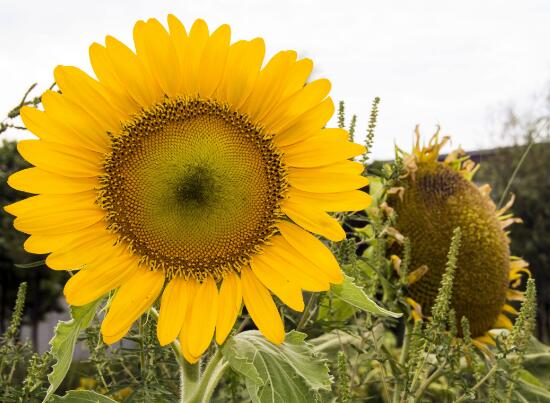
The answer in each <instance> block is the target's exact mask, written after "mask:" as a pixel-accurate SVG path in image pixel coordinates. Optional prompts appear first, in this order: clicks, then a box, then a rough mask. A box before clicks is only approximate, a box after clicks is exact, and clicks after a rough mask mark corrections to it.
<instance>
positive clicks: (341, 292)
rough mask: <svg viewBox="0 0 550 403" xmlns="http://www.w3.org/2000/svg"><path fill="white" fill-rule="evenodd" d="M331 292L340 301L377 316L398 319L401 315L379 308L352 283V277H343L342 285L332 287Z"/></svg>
mask: <svg viewBox="0 0 550 403" xmlns="http://www.w3.org/2000/svg"><path fill="white" fill-rule="evenodd" d="M331 291H332V293H333V294H334V295H335V296H336V297H338V298H340V299H341V300H342V301H345V302H347V303H348V304H350V305H352V306H354V307H356V308H359V309H361V310H363V311H366V312H370V313H372V314H375V315H379V316H391V317H392V318H399V317H401V316H402V315H403V314H401V313H396V312H392V311H388V310H387V309H384V308H382V307H381V306H379V305H378V304H377V303H376V302H374V301H373V300H372V299H370V298H369V296H368V295H367V294H365V291H363V289H362V288H361V287H359V286H358V285H357V284H355V283H354V281H353V278H352V277H349V276H346V275H344V281H343V283H342V284H334V285H332V287H331Z"/></svg>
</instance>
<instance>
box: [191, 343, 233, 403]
mask: <svg viewBox="0 0 550 403" xmlns="http://www.w3.org/2000/svg"><path fill="white" fill-rule="evenodd" d="M228 367H229V363H228V362H227V361H225V360H224V359H223V355H222V353H221V350H220V349H218V350H217V351H216V353H215V354H214V355H213V356H212V358H211V359H210V361H209V362H208V365H207V366H206V368H205V370H204V372H203V375H202V376H201V380H200V382H199V384H198V386H197V388H196V389H195V392H194V393H193V395H192V396H191V397H190V398H189V400H187V401H186V402H188V403H208V402H209V401H210V399H211V398H212V395H213V393H214V391H215V390H216V386H218V383H219V382H220V379H221V377H222V375H223V374H224V372H225V370H226V369H227V368H228Z"/></svg>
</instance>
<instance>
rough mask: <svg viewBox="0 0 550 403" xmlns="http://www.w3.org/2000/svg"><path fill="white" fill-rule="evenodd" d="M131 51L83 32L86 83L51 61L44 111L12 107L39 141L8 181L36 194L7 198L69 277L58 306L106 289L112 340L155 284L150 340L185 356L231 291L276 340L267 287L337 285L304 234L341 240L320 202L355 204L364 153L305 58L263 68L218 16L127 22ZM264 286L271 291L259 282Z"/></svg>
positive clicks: (324, 254) (225, 319)
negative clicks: (177, 346) (333, 124)
mask: <svg viewBox="0 0 550 403" xmlns="http://www.w3.org/2000/svg"><path fill="white" fill-rule="evenodd" d="M134 43H135V48H136V51H135V52H134V51H133V50H132V49H130V48H128V47H127V46H125V45H124V44H123V43H121V42H119V41H118V40H116V39H115V38H113V37H110V36H108V37H107V38H106V44H105V46H103V45H99V44H97V43H94V44H93V45H92V46H91V47H90V59H91V64H92V68H93V70H94V73H95V75H96V77H97V79H94V78H92V77H90V76H88V75H87V74H86V73H84V72H83V71H81V70H79V69H77V68H75V67H67V66H59V67H57V68H56V69H55V73H54V74H55V81H56V83H57V85H58V86H59V89H60V92H55V91H47V92H46V93H44V95H43V96H42V104H43V106H44V111H41V110H38V109H34V108H24V109H23V110H22V111H21V115H22V118H23V121H24V123H25V125H26V127H27V128H28V129H29V130H30V131H32V132H33V133H34V134H36V135H37V136H38V137H39V138H40V139H39V140H27V141H21V142H20V143H19V146H18V149H19V152H20V153H21V155H22V156H23V157H24V158H25V159H26V160H27V161H29V162H30V163H32V164H33V165H35V167H33V168H29V169H26V170H23V171H20V172H18V173H16V174H14V175H12V176H11V177H10V178H9V184H10V185H11V186H12V187H14V188H15V189H19V190H23V191H26V192H30V193H35V194H38V195H37V196H33V197H30V198H28V199H25V200H23V201H21V202H18V203H15V204H12V205H10V206H8V207H7V208H6V210H7V211H8V212H10V213H11V214H13V215H15V216H17V218H16V219H15V222H14V226H15V227H16V228H17V229H18V230H20V231H22V232H25V233H28V234H30V237H29V238H28V239H27V241H26V242H25V249H26V250H27V251H29V252H32V253H39V254H45V253H48V254H49V255H48V257H47V259H46V263H47V265H48V266H49V267H50V268H52V269H54V270H79V271H78V273H76V274H75V275H74V276H73V277H71V279H70V280H69V281H68V282H67V284H66V285H65V290H64V293H65V296H66V298H67V301H68V303H69V304H72V305H84V304H87V303H89V302H91V301H94V300H96V299H97V298H99V297H101V296H102V295H104V294H106V293H108V292H109V291H112V290H115V293H114V296H113V298H112V300H111V302H110V305H109V309H108V312H107V314H106V316H105V318H104V320H103V323H102V326H101V332H102V334H103V338H104V340H105V342H106V343H109V344H110V343H114V342H116V341H117V340H120V339H121V338H122V337H123V336H124V335H125V334H126V333H127V332H128V330H129V328H130V327H131V326H132V323H133V322H134V321H135V320H136V319H137V318H138V317H139V316H140V315H141V314H142V313H143V312H144V311H146V310H147V309H149V308H150V307H151V305H152V304H153V303H154V302H155V301H156V299H157V297H158V296H159V295H160V294H161V293H162V297H161V305H160V316H159V322H158V338H159V341H160V343H161V344H162V345H165V344H167V343H170V342H172V341H173V340H174V339H176V337H178V336H179V338H180V342H181V348H182V353H183V355H184V356H185V358H186V359H187V360H188V361H189V362H196V361H197V360H198V359H199V357H200V356H201V354H202V353H203V352H204V351H205V349H206V348H207V347H208V345H209V344H210V342H211V339H212V337H213V335H214V332H215V334H216V341H217V342H218V343H220V344H221V343H223V342H224V340H225V339H226V337H227V335H228V334H229V332H230V330H231V329H232V327H233V325H234V323H235V320H236V318H237V316H238V314H239V312H240V310H241V305H242V302H243V301H244V304H245V306H246V308H247V310H248V312H249V314H250V316H251V317H252V319H253V321H254V322H255V324H256V325H257V327H258V328H259V329H260V331H261V332H262V333H263V334H264V335H265V337H267V338H268V339H269V340H271V341H272V342H274V343H281V342H282V341H283V339H284V327H283V323H282V320H281V317H280V315H279V312H278V311H277V308H276V305H275V303H274V301H273V298H272V296H271V293H273V294H274V295H276V296H277V297H278V298H279V299H280V300H281V301H282V302H283V303H285V304H286V305H288V306H289V307H290V308H292V309H294V310H297V311H300V310H302V309H303V307H304V303H303V299H302V290H308V291H323V290H327V289H328V288H329V285H330V283H339V282H341V281H342V273H341V271H340V268H339V266H338V263H337V262H336V260H335V258H334V257H333V255H332V254H331V252H330V251H329V250H328V249H327V248H326V247H325V246H324V245H323V243H322V242H321V241H320V240H319V239H317V238H316V237H315V236H314V235H312V234H311V233H310V232H313V233H315V234H319V235H322V236H324V237H325V238H328V239H330V240H333V241H339V240H341V239H343V238H344V237H345V234H344V231H343V230H342V228H341V227H340V225H339V223H338V221H336V220H335V219H334V218H332V217H331V216H330V215H329V214H327V212H331V211H341V210H342V211H345V210H359V209H363V208H365V207H366V206H367V205H368V204H369V202H370V198H369V196H368V195H366V194H365V193H362V192H360V191H358V190H356V189H359V188H360V187H362V186H364V185H365V184H366V183H367V180H366V178H364V177H362V176H361V172H362V170H363V166H362V165H361V164H360V163H357V162H353V161H351V160H350V159H351V158H352V157H354V156H357V155H359V154H361V153H363V152H364V148H363V147H362V146H360V145H357V144H354V143H351V142H349V141H348V134H347V133H346V132H345V131H344V130H341V129H328V128H324V126H325V124H326V123H327V121H328V120H329V119H330V117H331V116H332V114H333V109H334V108H333V103H332V101H331V99H330V98H328V97H327V95H328V93H329V90H330V83H329V81H328V80H326V79H320V80H316V81H312V82H309V83H306V80H307V79H308V76H309V75H310V72H311V70H312V62H311V60H309V59H300V60H298V59H297V55H296V52H294V51H283V52H279V53H277V54H276V55H275V56H274V57H273V58H272V59H271V60H269V62H268V63H267V64H266V65H265V66H263V67H262V64H263V59H264V42H263V40H262V39H259V38H257V39H253V40H251V41H238V42H235V43H233V44H230V29H229V27H228V26H227V25H222V26H221V27H219V28H218V29H217V30H216V31H214V32H213V33H212V34H209V31H208V27H207V25H206V23H205V22H204V21H202V20H197V21H196V22H195V23H194V24H193V26H192V27H191V30H190V31H189V32H186V30H185V28H184V26H183V25H182V23H181V22H180V21H179V20H178V19H176V18H175V17H173V16H169V17H168V30H167V29H165V27H163V25H162V24H160V23H159V22H158V21H157V20H154V19H151V20H148V21H147V22H143V21H139V22H138V23H137V24H136V25H135V27H134ZM270 292H271V293H270Z"/></svg>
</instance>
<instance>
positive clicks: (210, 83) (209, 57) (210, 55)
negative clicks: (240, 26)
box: [199, 25, 231, 98]
mask: <svg viewBox="0 0 550 403" xmlns="http://www.w3.org/2000/svg"><path fill="white" fill-rule="evenodd" d="M230 40H231V29H230V28H229V25H221V26H220V27H219V28H218V29H216V30H215V31H214V32H213V33H212V35H211V36H210V38H208V41H207V42H206V45H205V46H204V52H203V54H202V57H201V61H200V66H199V70H200V82H199V94H200V96H201V97H204V98H209V97H210V96H212V94H213V93H214V91H215V90H216V88H217V87H218V85H219V83H220V80H221V78H222V75H223V72H224V68H225V62H226V60H227V53H228V52H229V41H230Z"/></svg>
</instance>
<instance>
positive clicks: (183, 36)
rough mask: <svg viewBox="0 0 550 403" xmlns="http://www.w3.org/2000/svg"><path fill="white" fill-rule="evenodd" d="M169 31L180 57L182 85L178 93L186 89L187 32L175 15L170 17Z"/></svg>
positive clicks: (179, 65)
mask: <svg viewBox="0 0 550 403" xmlns="http://www.w3.org/2000/svg"><path fill="white" fill-rule="evenodd" d="M168 30H169V31H170V38H171V40H172V45H173V46H174V49H175V51H176V54H177V56H178V62H179V63H177V64H176V65H177V67H178V70H177V73H178V75H179V77H180V83H179V84H180V85H179V88H178V93H179V92H180V91H181V89H182V88H184V82H185V69H184V65H185V63H186V60H187V55H186V54H185V48H186V45H187V39H188V36H187V31H186V30H185V27H184V26H183V24H182V23H181V21H180V20H178V19H177V18H176V17H175V16H174V15H172V14H169V15H168Z"/></svg>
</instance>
